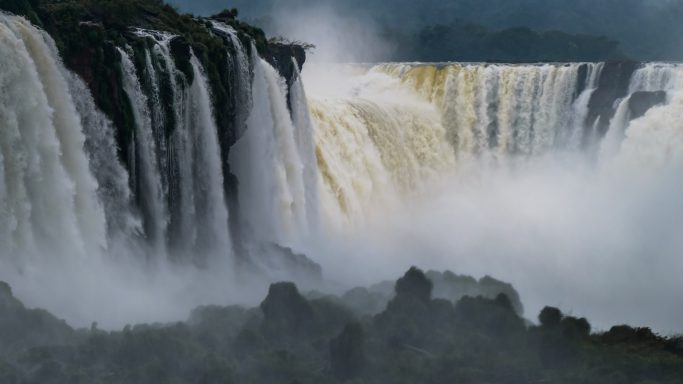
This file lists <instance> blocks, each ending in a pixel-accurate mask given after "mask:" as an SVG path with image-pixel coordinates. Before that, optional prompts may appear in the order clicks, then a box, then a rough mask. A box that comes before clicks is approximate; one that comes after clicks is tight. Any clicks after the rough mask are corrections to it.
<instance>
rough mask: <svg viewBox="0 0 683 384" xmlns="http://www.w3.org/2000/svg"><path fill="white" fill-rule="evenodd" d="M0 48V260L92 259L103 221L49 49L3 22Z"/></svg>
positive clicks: (42, 38)
mask: <svg viewBox="0 0 683 384" xmlns="http://www.w3.org/2000/svg"><path fill="white" fill-rule="evenodd" d="M0 44H1V46H0V51H2V55H0V60H1V61H2V65H0V68H2V72H1V73H0V81H1V84H2V89H3V92H2V94H1V95H0V98H1V101H0V122H1V123H2V124H1V127H2V129H1V130H0V143H1V146H0V148H1V149H0V159H2V165H1V166H0V169H2V170H1V171H0V173H1V174H2V177H1V179H2V181H1V182H0V212H2V213H1V214H0V239H2V240H1V241H0V254H2V255H8V256H9V255H14V256H15V257H21V256H20V255H26V254H28V256H31V255H33V256H42V257H47V256H48V255H60V256H62V255H63V256H64V257H70V258H75V259H76V260H78V259H86V258H88V257H95V256H97V255H98V254H99V253H101V252H102V250H103V249H106V225H105V215H104V211H103V209H102V206H101V205H100V204H99V201H98V199H97V183H96V180H95V178H94V177H93V176H92V174H91V173H90V168H89V165H88V164H89V163H88V157H87V155H86V154H85V152H84V150H83V145H84V142H85V137H84V135H83V129H82V126H81V118H80V116H79V115H78V113H77V111H76V106H75V105H74V102H73V98H72V97H71V93H70V92H69V86H68V80H67V79H66V78H65V77H64V73H65V71H64V70H63V69H62V67H61V62H60V59H59V58H58V57H57V56H56V55H55V54H54V51H53V49H52V48H51V45H52V44H53V42H52V41H51V39H50V38H49V37H48V36H47V35H46V34H44V33H43V32H41V31H39V30H37V29H36V28H34V27H33V26H31V25H30V24H29V23H28V22H27V21H25V20H24V19H20V18H16V17H12V16H7V15H4V14H0ZM56 257H58V256H56Z"/></svg>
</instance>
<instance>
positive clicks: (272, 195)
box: [230, 48, 308, 245]
mask: <svg viewBox="0 0 683 384" xmlns="http://www.w3.org/2000/svg"><path fill="white" fill-rule="evenodd" d="M255 52H256V49H255V48H252V54H253V55H254V56H253V57H252V62H253V63H254V80H253V84H252V100H253V109H252V112H251V114H250V115H249V118H248V120H247V130H246V132H245V133H244V135H243V136H242V138H241V139H240V140H239V141H238V142H237V143H236V144H235V146H234V147H233V149H232V151H231V153H230V164H231V167H232V168H233V169H234V172H235V175H236V176H237V178H238V179H239V181H240V183H239V196H240V206H241V210H242V212H243V220H244V223H243V225H244V226H245V227H246V228H248V230H249V231H250V232H251V235H252V236H254V237H255V239H257V240H258V241H263V242H272V243H276V244H283V245H286V244H290V243H291V242H292V241H294V240H296V238H297V237H298V236H299V235H301V234H302V233H306V232H307V230H308V223H307V215H306V203H307V202H306V194H305V187H304V184H303V183H304V164H303V163H302V160H301V156H300V153H299V151H298V148H297V144H296V138H295V127H294V123H293V122H292V118H291V116H290V113H289V111H288V109H287V96H286V95H287V91H286V84H285V81H284V79H283V78H282V77H280V75H279V74H278V73H277V71H276V70H275V69H274V68H273V67H271V66H270V64H268V63H267V62H266V61H264V60H263V59H261V58H259V57H258V56H256V53H255Z"/></svg>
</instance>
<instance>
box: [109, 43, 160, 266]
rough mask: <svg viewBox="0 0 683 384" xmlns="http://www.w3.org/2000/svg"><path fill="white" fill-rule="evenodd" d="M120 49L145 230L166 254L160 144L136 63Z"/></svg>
mask: <svg viewBox="0 0 683 384" xmlns="http://www.w3.org/2000/svg"><path fill="white" fill-rule="evenodd" d="M118 51H119V54H120V55H121V67H122V72H123V88H124V90H125V91H126V93H127V95H128V98H129V99H130V102H131V107H132V110H133V116H134V118H135V127H136V130H135V133H134V136H135V140H134V143H135V146H134V148H130V149H129V156H130V158H131V161H130V163H131V164H132V168H133V172H132V173H133V175H132V176H133V188H134V193H135V195H136V196H137V199H138V205H139V207H140V210H141V211H142V214H143V220H144V221H143V222H144V225H145V233H146V234H147V236H148V237H149V238H150V242H151V244H152V246H153V249H154V251H155V252H157V253H158V254H164V253H165V252H166V230H167V226H168V212H167V210H166V204H165V192H164V188H163V184H162V181H161V180H162V179H161V172H160V168H159V161H158V159H157V150H156V147H157V144H156V141H155V140H154V137H155V135H154V132H153V128H152V119H151V113H150V111H149V107H148V103H147V96H146V95H145V94H144V93H143V91H142V86H141V85H140V80H139V77H138V75H137V72H136V69H135V65H134V64H133V62H132V61H131V59H130V57H129V55H128V53H127V52H126V51H124V50H123V49H121V48H118Z"/></svg>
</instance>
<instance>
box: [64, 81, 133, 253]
mask: <svg viewBox="0 0 683 384" xmlns="http://www.w3.org/2000/svg"><path fill="white" fill-rule="evenodd" d="M65 76H67V78H68V81H69V89H70V93H71V94H72V95H74V102H75V104H76V110H77V111H78V113H79V115H80V116H81V121H82V123H83V133H84V134H85V137H86V140H85V145H84V148H85V151H86V153H87V155H88V157H89V159H90V169H91V172H92V174H93V175H94V176H95V177H96V178H97V184H98V195H99V198H100V201H101V202H102V205H103V208H104V212H105V214H106V219H107V227H108V232H109V237H110V238H116V239H118V240H121V241H125V242H129V241H136V240H135V238H136V237H139V236H140V235H141V234H142V223H141V222H140V219H139V218H138V217H137V215H136V213H135V212H134V208H133V201H132V199H133V197H132V195H131V193H130V188H129V185H128V180H129V175H128V171H126V169H125V168H124V167H123V165H122V164H121V163H120V162H119V161H114V160H112V159H116V158H117V156H118V154H117V145H116V140H115V138H114V127H113V126H112V123H111V122H110V121H109V119H107V117H106V116H105V115H104V114H103V113H102V112H100V111H99V110H98V109H97V107H96V106H95V102H94V101H93V99H92V96H91V95H90V91H89V90H88V88H87V86H86V85H85V84H84V83H83V81H82V80H81V79H80V78H79V77H78V76H76V75H74V74H72V73H67V74H65Z"/></svg>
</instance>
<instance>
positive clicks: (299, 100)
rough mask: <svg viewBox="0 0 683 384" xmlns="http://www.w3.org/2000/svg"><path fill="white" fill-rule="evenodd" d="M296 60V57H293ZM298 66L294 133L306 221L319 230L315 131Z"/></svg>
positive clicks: (293, 90)
mask: <svg viewBox="0 0 683 384" xmlns="http://www.w3.org/2000/svg"><path fill="white" fill-rule="evenodd" d="M292 60H294V59H292ZM293 64H294V68H296V73H295V76H296V78H295V80H294V82H293V83H292V87H291V89H290V93H289V97H290V100H291V106H292V107H291V108H292V110H291V114H292V120H293V122H294V128H295V130H294V135H295V141H296V146H297V149H298V153H299V156H300V158H301V161H302V164H303V185H304V188H305V192H304V193H305V196H304V197H305V201H306V221H307V223H308V225H309V227H310V229H311V230H314V231H315V230H317V229H318V224H319V220H320V212H319V205H320V197H319V184H318V182H319V179H318V166H317V160H316V154H315V142H314V138H315V131H316V127H315V126H314V123H313V120H312V117H311V114H310V112H309V111H310V109H309V106H308V99H307V97H306V91H305V90H304V84H303V80H302V78H301V74H300V73H299V66H298V65H297V63H296V62H294V63H293Z"/></svg>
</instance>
